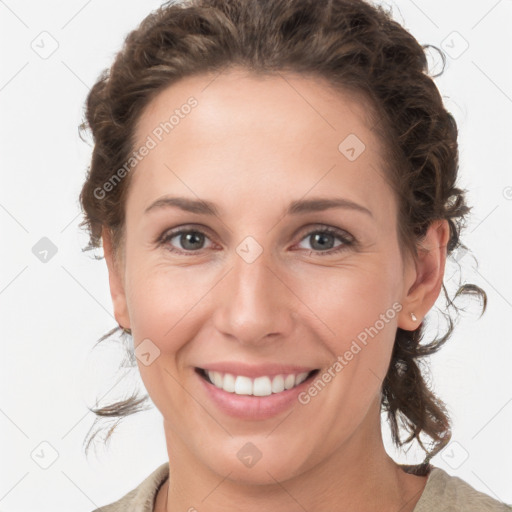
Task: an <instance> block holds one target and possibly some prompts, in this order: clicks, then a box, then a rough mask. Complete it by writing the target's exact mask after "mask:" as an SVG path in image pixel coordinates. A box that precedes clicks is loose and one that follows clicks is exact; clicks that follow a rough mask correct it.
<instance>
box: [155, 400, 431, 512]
mask: <svg viewBox="0 0 512 512" xmlns="http://www.w3.org/2000/svg"><path fill="white" fill-rule="evenodd" d="M374 413H375V414H373V416H374V418H373V419H374V420H375V419H376V420H377V421H376V422H375V421H373V422H372V421H365V424H362V425H361V426H360V427H361V428H358V429H357V431H356V432H355V433H354V434H353V435H352V436H351V437H350V438H349V439H348V440H346V441H345V443H343V444H342V445H341V446H339V447H338V448H337V450H336V451H334V452H333V453H332V455H331V456H330V457H329V458H328V459H326V460H323V461H321V462H320V463H318V464H316V465H314V466H313V467H311V468H309V469H308V470H306V471H304V472H302V473H300V474H298V475H297V476H295V477H293V478H290V479H288V480H285V481H282V482H278V481H275V482H274V483H271V484H263V485H260V484H256V485H251V484H247V483H245V482H242V483H241V482H239V481H236V480H232V479H230V478H229V474H228V475H227V476H226V475H220V474H217V473H215V472H213V471H211V470H210V468H208V467H206V466H205V465H204V464H202V463H201V461H200V460H198V459H197V458H195V457H194V456H193V454H192V453H191V452H190V451H189V450H188V449H187V448H186V446H185V445H184V444H183V443H182V442H181V439H180V438H179V437H178V436H177V435H176V434H175V432H174V431H173V430H172V429H169V428H166V429H165V434H166V441H167V447H168V452H169V460H170V461H171V462H170V464H169V480H168V481H167V482H166V484H165V485H164V486H163V487H162V488H161V492H160V493H159V496H158V499H157V502H156V506H155V512H178V511H183V510H191V511H193V510H201V511H204V512H220V511H223V512H234V511H239V510H241V509H242V510H244V511H245V512H261V510H272V511H273V512H289V511H290V510H297V511H300V510H307V511H308V512H320V511H325V510H358V511H360V512H370V511H374V510H380V511H383V512H385V511H388V510H389V511H394V512H396V511H397V510H400V512H411V511H413V509H414V507H415V505H416V503H417V502H418V500H419V498H420V497H421V493H422V491H423V489H424V487H425V484H426V480H427V476H424V477H419V476H415V475H410V474H407V473H405V472H404V471H403V470H402V469H401V468H400V466H399V465H398V464H396V463H395V462H394V461H393V459H391V457H389V456H388V455H387V453H386V451H385V448H384V445H383V442H382V436H381V428H380V409H378V408H376V409H375V411H374ZM367 419H368V418H367ZM370 426H372V428H370ZM170 448H172V449H170ZM169 482H170V485H169ZM340 504H343V505H342V506H340Z"/></svg>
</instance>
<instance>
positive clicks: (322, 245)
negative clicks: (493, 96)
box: [157, 226, 356, 256]
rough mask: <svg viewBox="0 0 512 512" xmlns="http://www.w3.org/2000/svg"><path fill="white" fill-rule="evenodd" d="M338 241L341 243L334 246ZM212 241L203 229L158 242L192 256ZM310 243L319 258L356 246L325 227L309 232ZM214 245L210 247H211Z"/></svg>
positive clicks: (346, 235)
mask: <svg viewBox="0 0 512 512" xmlns="http://www.w3.org/2000/svg"><path fill="white" fill-rule="evenodd" d="M336 239H338V240H339V241H340V242H341V243H339V244H338V245H334V244H335V241H336ZM206 240H210V239H209V237H208V236H207V234H206V233H205V231H203V230H201V229H197V228H196V229H193V228H188V229H173V230H168V231H165V232H164V233H163V234H162V235H161V236H160V238H159V239H158V240H157V244H158V245H159V246H165V248H166V249H167V250H169V251H171V252H173V253H177V254H184V255H189V256H190V255H192V254H193V253H198V252H200V251H201V250H202V249H205V248H207V247H205V241H206ZM304 241H309V243H310V244H311V246H312V247H311V248H310V249H307V248H305V249H307V250H308V252H310V253H311V252H314V253H316V254H318V255H319V256H325V255H332V254H337V253H339V252H341V251H344V250H347V249H348V248H349V247H351V246H353V245H355V243H356V240H355V238H354V237H353V236H352V235H350V234H349V233H347V232H346V231H343V230H340V229H337V228H332V227H329V226H324V227H322V228H318V229H315V230H313V231H309V233H307V234H306V236H305V237H303V238H302V242H301V243H303V242H304ZM212 245H213V244H211V245H210V247H211V246H212Z"/></svg>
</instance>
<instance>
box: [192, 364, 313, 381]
mask: <svg viewBox="0 0 512 512" xmlns="http://www.w3.org/2000/svg"><path fill="white" fill-rule="evenodd" d="M198 368H201V369H203V370H206V371H211V372H221V373H231V374H232V375H243V376H245V377H250V378H251V379H255V378H256V377H265V376H268V377H275V376H276V375H289V374H290V373H293V374H298V373H304V372H307V373H309V372H311V371H313V370H316V369H317V368H312V367H307V366H296V365H290V364H275V363H272V364H270V363H269V364H259V365H250V364H246V363H239V362H235V361H224V362H218V363H208V364H207V365H206V366H198Z"/></svg>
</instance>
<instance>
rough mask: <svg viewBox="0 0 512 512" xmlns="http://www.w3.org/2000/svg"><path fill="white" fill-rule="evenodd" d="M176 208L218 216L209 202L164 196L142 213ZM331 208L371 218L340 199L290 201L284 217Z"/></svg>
mask: <svg viewBox="0 0 512 512" xmlns="http://www.w3.org/2000/svg"><path fill="white" fill-rule="evenodd" d="M169 207H176V208H180V209H181V210H184V211H187V212H191V213H197V214H202V215H215V216H218V215H219V210H218V208H217V206H216V205H215V204H214V203H212V202H211V201H205V200H196V199H190V198H188V197H170V196H164V197H161V198H160V199H157V200H156V201H155V202H154V203H152V204H151V205H149V206H148V207H147V208H146V210H145V211H144V213H149V212H151V211H153V210H157V209H160V208H169ZM331 208H345V209H350V210H354V211H358V212H362V213H365V214H366V215H369V216H370V217H373V213H372V212H371V211H370V210H369V209H368V208H366V207H364V206H362V205H360V204H358V203H355V202H354V201H351V200H349V199H345V198H342V197H334V198H317V199H299V200H297V201H292V202H291V203H290V205H289V206H288V209H287V210H286V212H285V215H299V214H303V213H310V212H319V211H324V210H328V209H331Z"/></svg>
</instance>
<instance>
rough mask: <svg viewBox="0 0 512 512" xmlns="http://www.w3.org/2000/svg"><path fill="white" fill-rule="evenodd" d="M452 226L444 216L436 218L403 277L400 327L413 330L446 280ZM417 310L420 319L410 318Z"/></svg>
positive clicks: (433, 301) (437, 295)
mask: <svg viewBox="0 0 512 512" xmlns="http://www.w3.org/2000/svg"><path fill="white" fill-rule="evenodd" d="M449 239H450V226H449V224H448V221H447V220H445V219H441V220H436V221H434V222H433V223H432V224H431V225H430V226H429V228H428V230H427V233H426V235H425V237H424V239H423V240H422V242H421V244H420V246H419V248H418V256H417V258H416V260H415V262H414V265H413V266H414V267H415V268H412V267H408V272H407V275H406V279H405V281H404V294H403V300H402V301H401V303H402V305H403V309H402V311H401V312H400V315H399V317H398V327H400V328H401V329H404V330H406V331H414V330H415V329H417V328H418V326H419V325H420V323H421V322H422V320H423V318H424V316H425V315H426V314H427V312H428V311H429V310H430V308H431V307H432V306H433V305H434V303H435V302H436V300H437V298H438V297H439V292H440V291H441V287H442V284H443V277H444V269H445V264H446V252H447V244H448V241H449ZM411 313H414V315H415V316H416V318H417V320H415V321H414V320H413V319H412V318H411Z"/></svg>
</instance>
